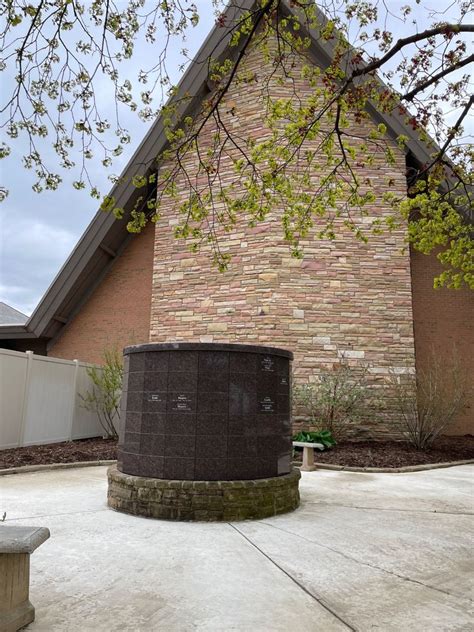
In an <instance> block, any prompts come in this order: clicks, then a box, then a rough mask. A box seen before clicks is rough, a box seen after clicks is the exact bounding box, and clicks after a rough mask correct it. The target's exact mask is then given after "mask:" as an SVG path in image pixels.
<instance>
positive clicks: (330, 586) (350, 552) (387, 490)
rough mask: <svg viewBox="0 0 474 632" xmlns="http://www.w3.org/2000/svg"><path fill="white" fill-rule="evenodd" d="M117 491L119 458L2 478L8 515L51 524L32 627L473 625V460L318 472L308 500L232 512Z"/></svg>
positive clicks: (304, 488)
mask: <svg viewBox="0 0 474 632" xmlns="http://www.w3.org/2000/svg"><path fill="white" fill-rule="evenodd" d="M106 491H107V482H106V468H105V467H91V468H78V469H70V470H56V471H50V472H36V473H31V474H20V475H12V476H5V477H2V478H0V513H3V511H6V512H7V524H11V525H13V524H19V525H31V526H45V527H48V528H49V529H50V531H51V539H50V540H49V541H48V542H46V543H45V544H44V545H43V546H42V547H40V549H38V551H36V552H35V553H34V555H33V558H32V563H31V568H32V576H31V600H32V602H33V604H34V605H35V606H36V621H35V623H33V624H32V625H30V626H29V627H28V628H27V630H28V631H29V630H31V631H32V632H39V631H44V632H46V631H47V632H53V631H61V632H63V631H67V632H69V631H70V632H76V631H79V630H80V631H81V632H88V631H89V630H90V631H94V632H100V631H104V632H109V631H110V632H111V631H115V630H117V631H118V630H121V631H129V630H130V631H142V630H143V631H145V630H151V631H153V630H164V629H165V630H170V631H172V632H174V631H176V632H187V631H188V630H197V631H208V630H209V631H226V632H227V631H238V632H247V631H248V632H250V631H252V632H273V631H283V630H285V631H287V630H292V631H293V632H313V631H314V632H319V631H321V632H333V631H334V632H339V631H343V630H358V631H361V632H366V631H372V630H378V631H383V632H402V631H403V632H405V631H406V630H409V631H410V632H435V631H440V632H441V631H442V632H446V631H461V630H466V631H467V630H472V629H473V619H472V597H473V592H472V576H473V561H474V559H473V553H472V548H473V547H472V545H473V532H474V530H473V512H474V506H473V504H474V503H473V498H474V468H473V467H472V466H458V467H454V468H449V469H438V470H430V471H426V472H416V473H410V474H366V473H349V472H334V471H327V470H320V471H316V472H310V473H304V474H303V478H302V481H301V495H302V505H301V507H300V509H298V510H297V511H295V512H293V513H291V514H286V515H284V516H279V517H276V518H271V519H266V520H263V521H259V522H237V523H232V524H206V523H173V522H164V521H155V520H149V519H145V518H138V517H134V516H127V515H123V514H119V513H115V512H113V511H111V510H109V509H108V508H107V506H106ZM0 529H1V525H0Z"/></svg>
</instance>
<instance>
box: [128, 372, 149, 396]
mask: <svg viewBox="0 0 474 632" xmlns="http://www.w3.org/2000/svg"><path fill="white" fill-rule="evenodd" d="M144 375H145V373H143V371H134V372H133V373H129V374H128V380H127V385H126V389H125V390H128V391H129V392H130V391H143V379H144Z"/></svg>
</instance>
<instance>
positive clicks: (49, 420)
mask: <svg viewBox="0 0 474 632" xmlns="http://www.w3.org/2000/svg"><path fill="white" fill-rule="evenodd" d="M88 366H89V365H88V364H86V363H84V362H79V361H78V360H61V359H60V358H50V357H46V356H39V355H34V354H33V352H32V351H27V352H26V353H22V352H18V351H10V350H8V349H0V449H5V448H15V447H18V446H27V445H38V444H40V443H56V442H58V441H69V440H71V439H85V438H86V437H97V436H100V435H102V434H103V433H102V428H101V426H100V424H99V420H98V418H97V415H96V414H95V413H92V412H89V411H88V410H86V409H85V408H83V407H82V406H81V399H80V397H79V394H84V393H85V391H86V390H88V389H90V388H91V386H92V384H91V381H90V379H89V377H88V375H87V372H86V368H87V367H88Z"/></svg>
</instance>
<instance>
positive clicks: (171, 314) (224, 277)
mask: <svg viewBox="0 0 474 632" xmlns="http://www.w3.org/2000/svg"><path fill="white" fill-rule="evenodd" d="M247 65H248V67H249V68H250V69H251V70H254V71H255V73H256V74H257V76H259V74H260V73H261V66H262V60H261V57H260V56H259V55H258V54H254V53H251V55H250V57H249V59H248V60H247ZM296 89H297V91H298V92H299V93H304V91H305V90H308V91H309V89H308V87H307V86H306V85H305V84H304V83H303V82H301V85H299V86H297V88H296ZM275 90H277V91H278V90H279V91H280V94H282V95H284V94H285V87H284V86H283V87H281V86H277V87H276V88H275ZM228 99H232V100H234V101H235V103H237V107H236V109H235V114H234V115H233V116H232V115H231V114H227V115H226V116H227V123H228V124H229V125H232V126H233V127H234V129H236V128H237V129H239V131H240V130H241V133H242V136H245V135H246V134H248V133H251V134H253V135H255V136H258V137H259V138H262V137H263V136H264V134H265V131H264V130H262V121H261V116H262V115H261V111H260V110H259V107H260V105H259V104H261V93H260V87H259V86H258V85H255V84H251V85H245V86H244V87H243V88H239V87H238V86H232V87H231V89H230V93H229V95H228ZM212 131H213V130H212V127H210V126H209V127H208V128H207V129H206V130H205V133H207V135H208V138H209V142H211V141H210V139H211V137H212ZM354 131H356V133H357V134H360V135H361V136H364V135H367V133H368V131H369V124H368V123H365V124H364V123H362V124H360V125H359V126H357V129H355V128H354ZM395 153H396V156H397V163H396V165H394V166H389V165H387V163H386V160H385V157H384V155H383V154H382V153H379V154H376V155H375V156H374V162H375V164H374V167H373V168H372V169H371V172H370V174H369V173H367V174H365V175H370V176H371V177H372V178H373V183H372V186H373V187H374V190H375V192H376V193H377V196H378V198H379V199H378V200H377V203H376V204H374V205H373V207H372V208H371V209H369V216H370V217H368V218H367V221H368V222H370V220H371V219H373V218H375V217H380V218H383V217H384V216H386V215H388V213H389V209H388V208H387V207H386V206H385V205H384V204H383V203H382V202H381V200H380V195H381V193H382V192H383V190H384V187H385V186H386V183H385V178H386V177H389V178H391V180H392V186H391V188H392V190H393V191H398V192H400V193H402V194H405V192H406V180H405V163H404V157H403V156H402V155H401V154H400V153H398V152H397V151H396V150H395ZM203 154H205V144H204V148H203ZM188 166H189V169H190V172H191V173H192V169H193V162H192V160H191V159H190V160H189V163H188ZM231 171H232V166H231V164H230V161H229V160H227V159H226V158H225V157H223V158H222V162H221V166H220V169H219V174H220V176H221V178H222V179H226V178H228V179H231V178H232V175H230V173H231ZM232 173H233V172H232ZM185 195H186V193H185V192H184V191H183V198H182V199H183V200H184V197H185ZM176 207H177V202H176V200H168V202H167V204H165V205H164V206H163V207H162V212H163V216H162V218H161V219H160V220H159V222H158V223H157V227H156V238H155V258H154V272H153V293H152V309H151V333H150V340H151V341H154V342H165V341H173V340H193V341H203V342H207V341H215V342H226V341H229V342H241V343H245V342H247V343H253V344H255V343H260V344H269V345H275V346H281V347H284V348H287V349H291V350H292V351H294V352H295V363H294V365H295V369H296V375H298V376H301V377H305V378H306V379H307V378H310V379H311V378H312V377H313V378H314V376H315V375H316V374H317V372H318V371H319V369H320V368H321V367H330V366H332V365H333V364H335V363H337V362H338V361H339V357H338V356H339V354H341V353H342V352H344V353H345V354H346V357H348V358H349V361H350V362H351V363H353V364H355V365H357V364H358V363H361V364H364V365H369V366H370V372H371V375H372V379H373V380H374V381H377V382H380V381H382V380H383V379H384V378H385V377H386V375H387V374H388V372H389V369H390V368H396V369H398V370H399V371H400V372H403V371H406V370H408V371H413V370H414V343H413V324H412V305H411V281H410V261H409V256H408V254H402V252H401V250H402V246H403V240H404V230H402V229H400V230H397V231H394V232H393V233H392V234H390V235H388V234H383V235H378V236H374V237H372V238H371V239H370V242H369V243H368V244H367V245H365V244H362V243H360V242H358V241H356V240H355V238H354V237H353V235H352V234H351V233H350V232H349V231H344V229H341V232H340V233H339V235H338V238H337V239H336V240H335V241H333V242H330V241H328V240H318V239H317V238H316V237H312V238H311V239H308V240H307V241H306V242H305V244H304V252H305V256H304V259H303V260H295V259H293V258H291V257H290V254H289V250H288V247H287V245H286V244H285V243H284V242H283V240H282V227H281V224H280V221H279V217H280V214H281V210H282V209H278V208H276V209H275V210H274V213H273V217H272V218H269V220H268V221H266V222H265V224H260V225H258V226H257V228H254V229H251V228H248V227H247V226H246V223H245V221H241V222H239V223H238V225H237V226H236V227H235V229H234V230H233V232H232V233H231V234H229V235H227V236H224V237H223V239H222V242H221V245H222V248H223V250H224V251H226V252H230V253H231V254H232V255H233V260H232V263H231V266H230V269H229V271H227V272H225V273H219V272H217V271H216V270H215V269H212V267H211V260H210V253H209V249H208V248H207V247H205V248H203V249H202V251H201V253H200V254H198V255H194V254H191V253H190V252H189V251H188V250H187V248H186V245H185V244H183V243H182V242H181V241H177V240H176V239H173V237H172V230H173V226H175V224H176V221H177V218H176ZM392 414H393V411H392ZM389 418H390V412H388V413H386V414H385V416H384V417H383V418H377V416H376V415H375V414H374V415H370V416H369V418H367V420H366V423H365V425H366V426H367V427H368V428H369V429H371V430H374V431H375V432H376V433H377V434H380V435H383V434H384V433H391V432H393V428H392V427H391V426H390V424H389V423H388V420H389ZM384 422H385V423H384Z"/></svg>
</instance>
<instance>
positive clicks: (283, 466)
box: [277, 452, 291, 476]
mask: <svg viewBox="0 0 474 632" xmlns="http://www.w3.org/2000/svg"><path fill="white" fill-rule="evenodd" d="M290 470H291V452H287V453H286V454H281V455H280V457H279V458H278V461H277V476H280V475H281V474H288V472H289V471H290Z"/></svg>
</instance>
